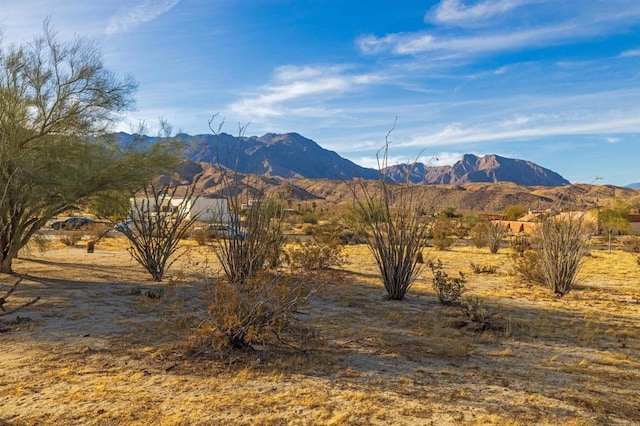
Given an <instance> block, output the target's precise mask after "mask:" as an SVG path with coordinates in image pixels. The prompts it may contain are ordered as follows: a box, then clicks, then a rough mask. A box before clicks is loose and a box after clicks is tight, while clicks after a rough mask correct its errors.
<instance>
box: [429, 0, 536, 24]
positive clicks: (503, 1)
mask: <svg viewBox="0 0 640 426" xmlns="http://www.w3.org/2000/svg"><path fill="white" fill-rule="evenodd" d="M539 2H540V0H484V1H480V2H478V3H476V4H474V5H470V6H468V5H465V4H464V3H463V2H461V1H460V0H442V1H441V2H440V3H438V5H437V6H435V7H434V8H433V9H431V10H430V11H429V12H428V13H427V15H426V16H425V21H427V22H434V23H439V24H453V25H459V26H468V25H475V24H477V23H478V22H479V21H486V20H487V19H489V18H492V17H494V16H496V15H502V14H504V13H506V12H509V11H510V10H512V9H515V8H517V7H520V6H524V5H526V4H531V3H539Z"/></svg>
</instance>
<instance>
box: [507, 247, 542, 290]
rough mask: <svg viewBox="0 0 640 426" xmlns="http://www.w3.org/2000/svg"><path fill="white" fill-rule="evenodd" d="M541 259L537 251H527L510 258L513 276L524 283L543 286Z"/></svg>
mask: <svg viewBox="0 0 640 426" xmlns="http://www.w3.org/2000/svg"><path fill="white" fill-rule="evenodd" d="M542 268H543V266H542V259H541V258H540V255H539V253H538V251H537V250H527V251H524V252H523V253H522V255H518V254H515V255H514V256H513V257H512V271H513V274H514V275H515V276H516V277H517V278H519V279H521V280H523V281H526V282H530V283H536V284H545V277H544V271H543V270H542Z"/></svg>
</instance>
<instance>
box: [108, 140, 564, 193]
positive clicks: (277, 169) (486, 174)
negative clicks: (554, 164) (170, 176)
mask: <svg viewBox="0 0 640 426" xmlns="http://www.w3.org/2000/svg"><path fill="white" fill-rule="evenodd" d="M117 138H118V140H119V142H120V143H127V142H130V141H131V140H132V139H133V138H134V136H133V135H129V134H127V133H118V134H117ZM145 138H147V139H148V140H151V141H155V140H158V138H152V137H145ZM176 138H177V139H178V140H180V141H181V142H182V143H183V144H184V148H183V152H182V156H183V157H184V158H185V159H187V160H190V161H194V162H204V163H210V164H220V165H224V166H226V167H228V168H231V169H234V170H237V171H238V172H240V173H245V174H255V175H263V176H269V177H281V178H309V179H330V180H352V179H354V178H362V179H378V178H379V177H380V172H382V174H383V175H384V177H385V178H386V179H387V180H388V181H390V182H403V181H406V180H407V179H409V181H411V182H412V183H424V184H430V185H432V184H461V183H467V182H483V183H489V182H513V183H516V184H519V185H530V186H563V185H568V184H570V182H569V181H568V180H566V179H565V178H563V177H562V176H561V175H560V174H558V173H556V172H554V171H552V170H549V169H546V168H544V167H541V166H539V165H537V164H535V163H532V162H530V161H526V160H519V159H511V158H506V157H501V156H498V155H495V154H489V155H485V156H482V157H478V156H476V155H474V154H465V155H464V156H463V157H462V159H461V160H459V161H457V162H456V163H455V164H453V165H451V166H427V165H424V164H422V163H413V164H396V165H392V166H389V167H386V168H384V169H383V170H381V171H379V170H377V169H373V168H366V167H362V166H360V165H358V164H356V163H354V162H353V161H351V160H348V159H346V158H343V157H341V156H340V155H339V154H338V153H336V152H335V151H331V150H327V149H325V148H323V147H321V146H320V145H319V144H318V143H316V142H315V141H313V140H311V139H308V138H306V137H304V136H302V135H300V134H299V133H282V134H277V133H266V134H264V135H262V136H242V137H238V136H232V135H229V134H227V133H220V134H218V135H213V134H199V135H193V136H191V135H188V134H184V133H181V134H179V135H177V136H176Z"/></svg>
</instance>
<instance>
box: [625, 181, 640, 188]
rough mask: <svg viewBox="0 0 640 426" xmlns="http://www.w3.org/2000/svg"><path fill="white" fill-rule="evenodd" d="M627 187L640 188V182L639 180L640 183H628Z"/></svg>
mask: <svg viewBox="0 0 640 426" xmlns="http://www.w3.org/2000/svg"><path fill="white" fill-rule="evenodd" d="M625 188H631V189H640V182H638V183H630V184H629V185H626V186H625Z"/></svg>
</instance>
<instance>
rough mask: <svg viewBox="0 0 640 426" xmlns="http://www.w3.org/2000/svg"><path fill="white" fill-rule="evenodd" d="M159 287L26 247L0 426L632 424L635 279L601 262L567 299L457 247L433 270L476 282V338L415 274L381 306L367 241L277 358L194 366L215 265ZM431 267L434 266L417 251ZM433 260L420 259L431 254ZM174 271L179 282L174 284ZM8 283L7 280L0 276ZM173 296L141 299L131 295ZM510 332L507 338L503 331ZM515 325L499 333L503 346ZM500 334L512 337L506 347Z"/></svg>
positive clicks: (186, 264) (206, 262)
mask: <svg viewBox="0 0 640 426" xmlns="http://www.w3.org/2000/svg"><path fill="white" fill-rule="evenodd" d="M185 246H188V248H189V250H190V251H189V254H188V255H187V256H184V257H183V258H182V259H180V260H179V261H178V262H179V263H178V264H176V265H175V266H174V268H173V271H174V273H173V274H172V275H170V276H168V277H167V278H168V282H167V283H163V284H157V283H152V282H150V281H149V279H148V278H147V275H146V273H145V271H144V270H142V268H141V267H140V266H138V265H137V264H136V263H135V262H133V261H132V260H130V259H129V257H128V254H127V253H126V251H125V247H126V243H125V242H124V241H123V240H118V239H114V238H108V239H105V240H103V241H101V242H100V244H99V245H98V246H97V249H96V252H95V253H94V254H88V253H86V252H85V251H84V250H83V248H82V247H81V246H79V245H77V246H76V247H73V248H61V247H57V248H55V249H53V250H50V251H47V252H45V253H42V254H41V253H38V252H36V251H32V252H31V253H29V254H28V255H25V257H24V258H22V259H19V260H17V261H16V264H15V268H16V270H18V271H21V272H28V273H29V274H30V275H31V277H32V278H31V280H29V281H25V283H24V288H22V289H20V291H18V292H17V293H15V294H16V300H15V302H16V303H17V302H19V301H20V299H21V298H24V299H25V300H26V299H28V298H29V297H32V296H34V295H39V296H41V297H42V300H41V301H40V302H39V303H38V304H36V305H33V306H32V307H31V308H30V309H29V310H27V311H25V312H22V313H20V315H21V316H29V317H30V318H31V319H32V321H31V322H28V323H21V324H19V325H17V326H15V327H14V329H13V330H12V331H11V332H9V333H5V334H3V335H2V341H3V344H4V346H3V351H2V354H1V355H0V371H1V372H2V375H0V406H2V407H3V412H2V414H1V415H0V416H1V417H0V420H2V421H5V422H9V423H11V424H16V425H35V424H96V425H97V424H133V425H136V424H138V425H143V424H144V425H146V424H158V425H190V424H231V423H233V424H247V425H248V424H252V425H267V424H268V425H274V424H275V425H278V424H283V425H284V424H294V425H295V424H301V425H302V424H335V425H342V424H394V425H395V424H416V425H423V424H437V425H441V424H496V425H505V424H506V425H509V424H513V425H521V424H526V425H529V424H569V425H596V424H637V423H638V422H640V410H639V408H638V404H637V395H639V394H640V325H639V324H640V309H639V306H640V305H639V304H638V302H637V300H638V299H639V298H640V287H639V286H638V283H639V282H640V268H638V266H637V265H636V264H635V258H634V257H633V256H631V255H630V254H628V253H622V252H614V253H611V254H608V253H605V252H602V251H598V250H593V251H592V255H591V256H589V257H588V258H587V259H586V262H585V265H584V267H583V269H582V271H581V273H580V275H579V282H578V285H577V286H576V287H575V288H574V289H573V290H572V291H571V293H569V294H568V295H566V296H565V297H563V298H556V297H555V296H554V295H553V294H551V292H550V291H549V289H547V288H545V287H543V286H535V285H529V284H525V283H519V282H516V281H515V280H514V278H513V277H512V276H511V275H509V273H508V271H509V259H510V254H509V252H508V250H502V251H501V252H499V253H498V254H495V255H490V254H489V253H488V250H487V249H475V248H469V247H454V248H453V249H451V250H448V251H440V252H438V253H437V257H438V258H439V259H441V260H442V262H443V265H444V267H445V268H446V269H447V270H450V271H458V270H461V271H463V272H469V265H470V262H473V263H477V264H486V263H491V264H493V265H499V268H498V271H497V273H495V274H490V275H487V274H480V275H478V274H469V275H468V282H467V292H468V294H471V295H474V296H479V297H482V298H484V299H485V307H486V308H487V309H488V310H489V311H491V312H492V314H493V316H492V318H491V321H492V322H493V324H496V325H498V326H499V327H495V328H491V329H489V330H485V331H483V332H478V331H475V330H474V329H473V327H471V326H470V325H469V324H467V323H465V322H464V318H463V317H462V316H461V314H460V312H459V310H458V309H457V308H455V307H447V306H442V305H440V304H439V303H438V301H437V298H436V296H435V294H434V292H433V289H432V287H431V276H430V272H429V271H425V272H423V274H422V276H421V277H420V279H419V280H418V281H417V282H416V283H415V284H414V286H413V287H412V289H411V291H410V292H409V293H408V295H407V298H406V299H405V300H404V301H388V300H384V299H385V295H386V292H385V289H384V287H383V286H382V284H381V283H380V281H379V279H378V278H377V275H376V273H377V268H376V265H375V263H374V261H373V259H372V258H371V255H370V253H369V252H368V249H367V248H366V247H365V246H348V247H347V248H346V249H345V254H347V255H348V259H349V262H348V263H347V264H345V265H344V266H343V267H342V268H341V269H342V270H341V271H336V272H333V273H329V274H326V275H323V281H324V285H323V287H322V289H321V291H320V292H319V293H318V294H317V295H316V297H315V298H314V299H312V302H311V303H310V304H309V305H308V306H307V307H304V308H302V310H301V312H300V313H299V317H300V319H301V320H302V322H303V325H304V327H303V328H302V329H300V330H297V331H295V333H294V334H293V335H289V336H286V337H285V338H286V341H287V342H289V343H291V344H292V345H293V347H291V346H286V345H280V346H276V345H268V346H267V347H266V348H262V350H259V351H256V352H253V353H250V354H239V353H238V354H233V353H232V355H231V356H227V357H225V358H223V359H220V358H218V357H216V356H200V357H193V356H189V353H188V351H187V349H188V347H189V345H188V342H187V339H186V337H185V336H186V335H187V334H189V333H190V331H191V330H194V329H195V328H196V327H197V325H198V323H199V321H200V319H201V318H202V312H203V309H204V308H205V307H206V305H207V303H206V297H207V296H206V295H207V292H206V286H205V284H204V282H203V281H205V280H204V277H205V273H206V274H210V275H211V274H212V272H211V271H212V270H215V269H216V262H217V261H215V260H214V259H212V258H211V255H210V254H209V258H206V256H207V250H206V249H200V248H198V247H197V246H195V243H193V244H192V243H191V242H185ZM425 254H426V253H425ZM426 257H428V256H426ZM180 270H182V272H181V273H179V272H175V271H180ZM0 278H2V282H4V280H5V279H6V278H7V277H0ZM158 286H162V287H163V288H164V289H165V293H164V297H163V298H161V299H150V298H148V297H145V296H144V293H140V292H136V291H135V290H136V289H138V290H139V289H141V288H142V289H155V288H157V287H158ZM507 324H508V327H507ZM507 330H508V333H507ZM505 335H507V336H509V337H505Z"/></svg>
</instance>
